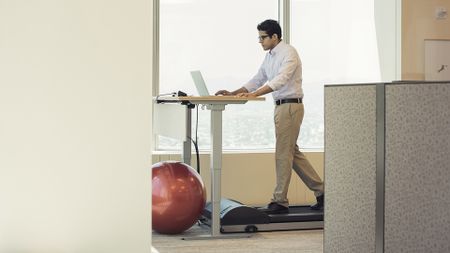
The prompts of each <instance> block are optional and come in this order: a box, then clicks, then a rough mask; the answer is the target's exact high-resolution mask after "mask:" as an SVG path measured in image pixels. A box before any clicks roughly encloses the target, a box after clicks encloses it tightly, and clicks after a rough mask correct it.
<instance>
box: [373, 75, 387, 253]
mask: <svg viewBox="0 0 450 253" xmlns="http://www.w3.org/2000/svg"><path fill="white" fill-rule="evenodd" d="M376 90H377V91H376V92H377V96H376V200H375V202H376V209H375V217H376V218H375V219H376V221H375V252H376V253H383V252H384V179H385V126H386V124H385V84H384V83H382V84H377V88H376Z"/></svg>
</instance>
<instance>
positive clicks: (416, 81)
mask: <svg viewBox="0 0 450 253" xmlns="http://www.w3.org/2000/svg"><path fill="white" fill-rule="evenodd" d="M380 84H384V85H404V84H450V80H447V81H421V80H405V81H401V80H399V81H392V82H379V83H341V84H325V85H324V86H325V87H326V88H332V87H354V86H372V85H380Z"/></svg>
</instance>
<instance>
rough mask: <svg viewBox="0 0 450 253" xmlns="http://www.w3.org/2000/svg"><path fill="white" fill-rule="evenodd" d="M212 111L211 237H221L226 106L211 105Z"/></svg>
mask: <svg viewBox="0 0 450 253" xmlns="http://www.w3.org/2000/svg"><path fill="white" fill-rule="evenodd" d="M210 110H211V193H212V195H211V204H212V210H211V236H213V237H214V236H219V235H220V199H221V192H220V191H221V182H220V181H221V180H220V177H221V173H222V111H223V110H225V105H223V104H218V105H210Z"/></svg>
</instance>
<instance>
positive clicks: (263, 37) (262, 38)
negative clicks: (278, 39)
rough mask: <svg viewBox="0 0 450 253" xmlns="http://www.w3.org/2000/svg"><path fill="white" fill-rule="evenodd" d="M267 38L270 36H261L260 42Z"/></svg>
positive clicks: (259, 37)
mask: <svg viewBox="0 0 450 253" xmlns="http://www.w3.org/2000/svg"><path fill="white" fill-rule="evenodd" d="M267 37H270V35H261V36H258V40H259V41H263V40H264V39H265V38H267Z"/></svg>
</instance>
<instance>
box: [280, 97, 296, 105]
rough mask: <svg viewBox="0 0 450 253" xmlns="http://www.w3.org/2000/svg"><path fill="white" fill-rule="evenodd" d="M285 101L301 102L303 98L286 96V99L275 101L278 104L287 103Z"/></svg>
mask: <svg viewBox="0 0 450 253" xmlns="http://www.w3.org/2000/svg"><path fill="white" fill-rule="evenodd" d="M285 103H296V104H301V103H302V98H286V99H278V100H276V101H275V104H276V105H281V104H285Z"/></svg>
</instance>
